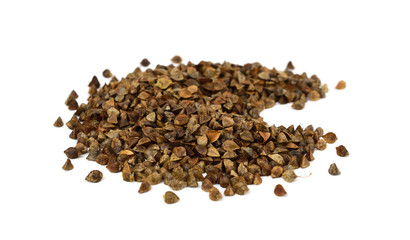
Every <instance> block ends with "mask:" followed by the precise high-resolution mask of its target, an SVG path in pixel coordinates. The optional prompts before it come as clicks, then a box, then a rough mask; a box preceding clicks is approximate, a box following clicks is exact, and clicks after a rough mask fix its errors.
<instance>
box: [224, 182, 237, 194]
mask: <svg viewBox="0 0 410 240" xmlns="http://www.w3.org/2000/svg"><path fill="white" fill-rule="evenodd" d="M224 195H225V196H233V195H235V192H234V191H233V188H232V186H231V184H229V185H228V186H227V187H226V189H225V191H224Z"/></svg>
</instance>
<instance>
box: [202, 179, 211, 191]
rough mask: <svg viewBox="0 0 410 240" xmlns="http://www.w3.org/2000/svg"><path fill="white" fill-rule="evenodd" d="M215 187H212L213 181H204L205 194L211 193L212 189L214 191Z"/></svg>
mask: <svg viewBox="0 0 410 240" xmlns="http://www.w3.org/2000/svg"><path fill="white" fill-rule="evenodd" d="M213 187H214V186H213V185H212V183H211V181H210V180H209V179H208V178H205V179H204V181H202V185H201V189H202V190H203V191H204V192H209V191H211V189H212V188H213Z"/></svg>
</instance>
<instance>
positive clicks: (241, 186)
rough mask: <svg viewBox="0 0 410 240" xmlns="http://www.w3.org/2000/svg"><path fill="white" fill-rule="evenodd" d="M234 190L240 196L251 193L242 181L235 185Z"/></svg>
mask: <svg viewBox="0 0 410 240" xmlns="http://www.w3.org/2000/svg"><path fill="white" fill-rule="evenodd" d="M233 188H234V189H235V192H236V193H237V194H239V195H244V194H245V193H247V192H248V191H249V188H248V186H247V185H246V184H245V183H244V182H242V181H238V182H237V183H235V184H234V185H233Z"/></svg>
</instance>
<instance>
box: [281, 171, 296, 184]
mask: <svg viewBox="0 0 410 240" xmlns="http://www.w3.org/2000/svg"><path fill="white" fill-rule="evenodd" d="M297 177H298V176H297V175H296V174H295V172H294V171H293V170H291V169H290V170H286V171H284V172H283V174H282V178H283V180H285V181H286V182H293V181H295V179H296V178H297Z"/></svg>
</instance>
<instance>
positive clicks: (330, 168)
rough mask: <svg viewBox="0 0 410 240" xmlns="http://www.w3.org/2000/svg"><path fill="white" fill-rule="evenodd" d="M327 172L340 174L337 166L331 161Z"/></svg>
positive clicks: (334, 174)
mask: <svg viewBox="0 0 410 240" xmlns="http://www.w3.org/2000/svg"><path fill="white" fill-rule="evenodd" d="M329 174H330V175H333V176H336V175H340V171H339V168H337V166H336V163H332V164H331V165H330V167H329Z"/></svg>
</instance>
